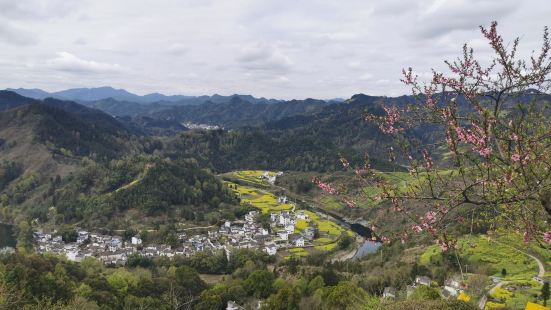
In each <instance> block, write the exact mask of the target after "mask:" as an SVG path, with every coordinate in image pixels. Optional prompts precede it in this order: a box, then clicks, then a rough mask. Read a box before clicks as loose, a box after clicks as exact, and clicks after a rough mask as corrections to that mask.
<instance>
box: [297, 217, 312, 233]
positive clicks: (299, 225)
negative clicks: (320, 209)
mask: <svg viewBox="0 0 551 310" xmlns="http://www.w3.org/2000/svg"><path fill="white" fill-rule="evenodd" d="M308 227H310V223H309V222H308V220H297V223H296V225H295V230H296V231H299V232H301V231H303V230H305V229H306V228H308Z"/></svg>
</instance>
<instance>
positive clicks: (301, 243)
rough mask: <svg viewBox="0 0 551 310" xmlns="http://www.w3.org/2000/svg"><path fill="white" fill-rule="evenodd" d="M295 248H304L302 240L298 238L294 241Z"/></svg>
mask: <svg viewBox="0 0 551 310" xmlns="http://www.w3.org/2000/svg"><path fill="white" fill-rule="evenodd" d="M295 246H297V247H303V246H304V238H302V237H300V238H297V239H296V240H295Z"/></svg>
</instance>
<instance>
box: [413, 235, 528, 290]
mask: <svg viewBox="0 0 551 310" xmlns="http://www.w3.org/2000/svg"><path fill="white" fill-rule="evenodd" d="M458 245H459V249H460V250H459V256H460V258H461V260H462V261H464V262H465V261H467V262H468V264H469V265H470V266H477V265H481V264H489V265H491V266H492V267H493V269H494V270H495V274H494V275H495V276H498V277H501V270H502V269H505V270H506V271H507V276H505V277H504V279H505V280H508V281H514V280H529V279H531V278H532V277H533V276H534V275H536V274H537V271H538V266H537V264H536V262H535V261H534V260H533V259H532V258H530V257H528V256H526V255H524V254H522V253H520V252H518V251H516V250H515V249H514V248H512V247H510V246H507V245H505V244H502V243H497V242H492V241H491V239H489V238H488V237H487V236H464V237H462V238H460V239H459V240H458ZM441 256H442V255H441V252H440V250H439V249H438V247H437V246H430V247H428V249H427V250H426V251H425V252H424V253H423V254H422V255H421V257H420V259H419V260H420V263H421V264H424V265H428V264H430V263H431V262H436V261H438V260H439V259H441Z"/></svg>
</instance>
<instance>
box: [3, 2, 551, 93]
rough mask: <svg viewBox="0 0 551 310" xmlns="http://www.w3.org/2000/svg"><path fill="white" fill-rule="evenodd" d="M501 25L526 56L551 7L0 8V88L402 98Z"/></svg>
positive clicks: (549, 19) (550, 20)
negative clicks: (406, 81)
mask: <svg viewBox="0 0 551 310" xmlns="http://www.w3.org/2000/svg"><path fill="white" fill-rule="evenodd" d="M492 20H497V21H498V22H499V28H500V30H501V32H502V34H503V35H504V36H505V38H506V40H512V39H514V37H515V36H520V37H521V48H522V51H523V53H529V52H530V51H531V49H533V48H535V47H536V46H537V44H538V42H539V41H540V40H541V34H542V30H543V27H544V26H545V25H546V23H547V24H551V1H550V0H527V1H520V0H416V1H412V0H390V1H389V0H384V1H383V0H358V1H347V0H339V1H335V0H328V1H315V0H308V1H300V0H289V1H285V0H273V1H264V0H212V1H210V0H149V1H145V0H82V1H73V0H0V70H1V71H0V73H1V74H0V88H7V87H14V88H17V87H25V88H35V87H36V88H42V89H45V90H48V91H55V90H61V89H66V88H72V87H97V86H105V85H110V86H113V87H116V88H125V89H127V90H129V91H131V92H134V93H138V94H146V93H149V92H161V93H166V94H184V95H203V94H207V95H208V94H214V93H218V94H223V95H229V94H234V93H239V94H252V95H254V96H264V97H271V98H283V99H289V98H306V97H314V98H324V99H326V98H334V97H344V98H349V97H350V96H351V95H353V94H356V93H366V94H371V95H389V96H393V95H400V94H404V93H406V92H407V90H406V89H405V88H404V87H403V86H402V85H401V84H400V82H399V79H400V77H401V70H402V68H404V67H409V66H411V67H413V68H414V69H415V70H416V71H418V72H419V73H421V74H422V73H426V72H429V71H430V69H431V68H435V69H442V68H443V66H442V64H443V60H445V59H451V58H453V57H455V56H457V55H458V54H459V53H460V51H461V47H462V45H463V43H465V42H468V43H470V44H472V45H473V47H474V48H475V51H477V52H478V53H479V54H480V55H487V53H488V47H487V46H486V43H485V42H484V41H483V40H481V36H480V33H479V31H478V28H477V27H478V26H479V25H489V23H490V22H491V21H492Z"/></svg>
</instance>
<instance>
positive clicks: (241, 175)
mask: <svg viewBox="0 0 551 310" xmlns="http://www.w3.org/2000/svg"><path fill="white" fill-rule="evenodd" d="M264 172H265V171H264V170H241V171H234V172H232V173H231V174H230V175H231V176H233V177H235V178H238V179H241V180H243V181H247V182H250V183H253V184H258V185H265V186H266V185H271V184H270V182H268V181H267V180H265V179H260V178H259V177H260V176H261V175H263V174H264ZM268 174H269V175H270V176H275V172H271V171H268Z"/></svg>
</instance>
